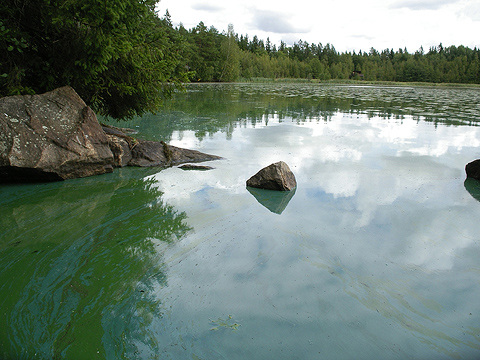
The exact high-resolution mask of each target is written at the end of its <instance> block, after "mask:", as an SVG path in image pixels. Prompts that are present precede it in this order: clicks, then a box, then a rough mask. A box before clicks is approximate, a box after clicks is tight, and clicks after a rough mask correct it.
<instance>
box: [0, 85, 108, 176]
mask: <svg viewBox="0 0 480 360" xmlns="http://www.w3.org/2000/svg"><path fill="white" fill-rule="evenodd" d="M113 165H114V162H113V154H112V151H111V150H110V147H109V143H108V139H107V136H106V135H105V133H104V132H103V131H102V128H101V126H100V124H99V123H98V121H97V117H96V116H95V113H94V112H93V111H92V109H90V107H88V106H87V105H86V104H85V102H84V101H83V100H82V99H81V98H80V97H79V96H78V95H77V93H76V92H75V91H74V90H73V89H72V88H71V87H68V86H66V87H62V88H58V89H56V90H53V91H51V92H48V93H45V94H41V95H25V96H8V97H4V98H1V99H0V182H25V181H28V182H37V181H55V180H65V179H72V178H77V177H84V176H90V175H96V174H103V173H106V172H111V171H113Z"/></svg>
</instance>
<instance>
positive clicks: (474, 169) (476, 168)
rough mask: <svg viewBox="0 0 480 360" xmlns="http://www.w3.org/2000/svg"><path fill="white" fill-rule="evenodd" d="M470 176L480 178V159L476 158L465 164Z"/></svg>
mask: <svg viewBox="0 0 480 360" xmlns="http://www.w3.org/2000/svg"><path fill="white" fill-rule="evenodd" d="M465 172H466V173H467V177H468V178H472V179H476V180H480V159H477V160H474V161H472V162H470V163H468V164H467V165H466V166H465Z"/></svg>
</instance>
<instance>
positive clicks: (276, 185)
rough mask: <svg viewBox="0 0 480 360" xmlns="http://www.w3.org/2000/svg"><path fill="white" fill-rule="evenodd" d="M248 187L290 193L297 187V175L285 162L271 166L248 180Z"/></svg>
mask: <svg viewBox="0 0 480 360" xmlns="http://www.w3.org/2000/svg"><path fill="white" fill-rule="evenodd" d="M247 186H250V187H254V188H259V189H267V190H279V191H290V190H293V189H294V188H295V187H296V186H297V181H296V180H295V175H293V173H292V171H291V170H290V168H289V167H288V165H287V164H286V163H284V162H283V161H279V162H276V163H274V164H271V165H269V166H267V167H265V168H263V169H261V170H260V171H259V172H258V173H256V174H255V175H253V176H252V177H251V178H250V179H248V180H247Z"/></svg>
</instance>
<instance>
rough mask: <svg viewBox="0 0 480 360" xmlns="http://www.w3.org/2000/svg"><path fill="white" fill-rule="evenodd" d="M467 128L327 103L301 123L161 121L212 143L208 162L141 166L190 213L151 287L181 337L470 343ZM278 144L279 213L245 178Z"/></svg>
mask: <svg viewBox="0 0 480 360" xmlns="http://www.w3.org/2000/svg"><path fill="white" fill-rule="evenodd" d="M478 131H479V129H478V128H476V127H466V126H465V127H451V126H434V125H433V124H430V123H426V122H418V121H415V120H414V119H413V118H411V117H408V116H406V117H405V118H404V119H402V120H386V119H383V118H380V117H370V118H369V117H368V116H367V115H354V116H352V115H348V114H347V115H345V114H341V113H337V114H335V115H334V116H332V120H331V121H328V122H323V121H315V120H313V121H309V122H303V123H301V124H295V123H294V121H293V119H289V118H285V119H283V120H282V121H279V119H277V118H276V117H275V116H273V117H271V118H269V119H268V125H266V126H265V124H264V125H259V124H257V125H256V126H255V128H254V127H253V126H243V127H237V128H235V130H234V131H233V132H232V133H231V137H230V138H229V140H228V141H225V140H224V135H223V134H221V133H216V134H213V135H211V136H210V137H208V138H203V139H202V141H199V140H198V138H197V137H196V136H195V134H194V133H193V132H188V131H183V132H182V136H181V137H176V136H175V134H174V136H173V139H175V138H177V139H178V140H173V141H172V142H171V143H172V144H173V145H175V146H182V147H194V148H197V149H199V150H201V151H205V152H209V153H214V154H217V155H220V156H222V157H224V158H225V159H224V160H220V161H217V162H212V163H211V165H212V166H214V167H215V168H216V169H214V170H211V171H209V172H199V173H195V174H192V173H191V172H190V173H188V174H185V173H184V172H182V171H181V170H180V169H176V168H172V169H168V170H165V171H163V172H161V173H158V174H157V175H154V178H155V179H156V181H157V182H158V187H159V189H160V190H161V191H162V192H164V193H165V194H164V196H163V199H164V200H165V201H167V202H168V203H169V204H172V205H173V206H174V207H175V208H176V209H178V210H179V211H184V212H186V213H187V214H188V218H187V222H188V224H189V225H190V226H191V227H192V228H193V229H195V231H194V232H193V233H191V234H189V236H187V237H186V238H185V239H184V241H183V242H182V243H181V244H177V245H176V246H175V247H172V248H171V249H170V250H169V251H170V253H169V254H168V255H167V261H166V262H167V263H169V264H170V271H169V274H168V277H169V284H170V286H169V288H168V289H167V288H164V289H159V292H158V294H157V296H159V297H161V298H163V299H164V300H165V299H166V300H165V301H166V302H167V303H171V304H172V312H171V322H172V324H177V325H178V321H180V319H182V320H181V324H182V325H181V327H182V329H181V330H179V331H180V332H181V333H182V334H183V335H184V334H185V333H188V334H189V336H191V340H190V341H189V342H188V344H187V343H185V344H184V345H185V346H191V347H193V348H195V349H196V350H197V353H195V354H196V355H198V356H199V354H202V351H207V349H211V348H212V347H215V346H218V347H220V348H221V349H222V351H226V353H229V356H230V357H231V358H242V357H244V356H253V354H261V353H263V352H265V351H267V349H268V354H270V355H272V356H278V357H279V358H289V354H290V356H297V355H298V354H302V355H301V356H302V357H303V358H317V357H316V356H319V357H320V358H342V357H343V358H348V357H352V356H355V357H356V358H365V359H366V358H371V357H372V356H375V355H378V354H381V357H384V358H385V357H388V358H399V359H400V358H405V357H411V356H413V354H416V356H417V355H418V356H420V358H428V357H432V356H435V357H438V358H456V357H458V355H459V354H461V355H465V354H466V355H472V354H475V355H478V354H480V341H479V337H478V334H479V333H480V332H478V330H480V329H479V328H478V325H477V323H478V322H477V321H476V320H478V318H479V314H480V306H479V305H478V301H477V300H475V299H476V297H477V296H478V295H480V294H479V293H478V290H477V289H478V286H477V285H478V281H477V280H476V275H477V274H478V272H479V270H480V269H479V267H478V265H477V263H476V261H475V255H474V254H478V240H479V239H478V235H477V234H478V231H477V230H478V225H477V224H478V218H479V215H480V207H479V204H478V202H477V201H476V200H475V199H474V198H473V197H472V196H471V195H470V194H469V193H468V192H467V191H466V190H465V186H464V179H465V174H464V170H463V168H464V166H465V164H466V163H467V162H468V161H471V160H472V157H474V156H475V153H476V152H477V150H476V148H477V147H478V145H479V139H480V134H479V133H478ZM279 160H283V161H285V162H286V163H287V164H288V165H289V166H290V168H291V169H292V171H293V172H294V174H295V176H296V179H297V184H298V186H297V189H296V193H295V196H294V197H293V198H292V199H291V200H290V202H289V203H288V206H286V208H285V209H284V210H283V212H282V213H281V215H280V216H279V215H278V214H275V213H272V212H268V211H264V210H265V209H262V208H261V205H260V204H259V203H258V202H257V201H256V200H255V198H253V197H252V196H251V195H250V194H249V193H248V191H247V189H246V188H245V181H246V179H248V178H249V177H250V176H251V175H252V174H254V173H256V172H257V171H258V170H259V169H260V168H262V167H264V166H266V165H268V164H270V163H273V162H276V161H279ZM460 294H461V295H460ZM470 314H472V315H470ZM230 315H231V316H232V319H233V320H232V321H235V322H238V323H239V324H241V326H240V327H239V329H238V331H236V332H235V333H230V332H228V329H225V332H224V333H223V335H219V334H218V333H216V334H215V335H212V334H211V333H209V330H208V326H210V325H211V322H209V319H217V318H219V317H223V318H228V316H230ZM187 320H188V321H187ZM172 326H173V325H172ZM257 328H258V329H261V330H256V329H257ZM159 329H160V328H159ZM159 329H157V331H160V330H159ZM465 329H469V330H468V331H467V332H465ZM171 330H172V329H170V328H167V329H165V328H163V330H162V331H167V332H168V331H171ZM259 331H261V333H259ZM260 338H261V340H260ZM193 339H197V340H198V341H194V340H193ZM200 339H201V342H202V344H204V347H202V346H200V345H199V342H200ZM293 342H295V344H294V343H293ZM220 344H222V345H220ZM240 344H241V345H240ZM359 348H360V349H362V350H363V352H362V354H364V355H360V356H359V355H358V353H357V351H358V349H359ZM225 349H228V350H225ZM247 349H248V350H247ZM293 349H295V351H297V352H295V351H294V350H293ZM222 353H223V352H222ZM232 354H233V355H232ZM295 354H296V355H295ZM319 354H320V355H319Z"/></svg>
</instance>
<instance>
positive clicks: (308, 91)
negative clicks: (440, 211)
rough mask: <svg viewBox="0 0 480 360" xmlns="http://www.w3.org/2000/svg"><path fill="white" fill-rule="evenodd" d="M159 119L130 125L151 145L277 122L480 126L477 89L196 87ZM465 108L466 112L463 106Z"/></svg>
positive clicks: (274, 85) (147, 118)
mask: <svg viewBox="0 0 480 360" xmlns="http://www.w3.org/2000/svg"><path fill="white" fill-rule="evenodd" d="M188 89H189V91H187V92H186V93H180V94H177V95H176V96H175V97H174V99H173V100H172V101H170V102H169V103H168V104H166V107H165V109H164V111H162V113H161V114H158V115H147V116H144V117H142V118H141V119H135V120H133V121H131V122H130V123H128V124H127V126H130V127H139V128H140V129H141V135H142V136H143V135H145V136H146V137H149V138H150V139H151V140H164V141H169V140H172V135H173V132H175V131H178V132H180V133H181V132H182V131H194V132H195V136H196V137H197V138H198V139H199V140H203V139H204V138H206V137H208V136H211V135H213V134H215V133H217V132H223V133H225V134H226V137H227V139H229V138H231V137H232V134H233V131H234V129H235V128H236V127H244V126H253V127H255V126H258V125H265V126H266V125H268V121H269V119H272V118H273V117H275V118H277V119H278V121H280V122H281V121H284V120H286V119H288V120H289V121H293V122H294V123H297V124H301V123H304V122H310V121H323V122H328V121H331V120H332V118H333V117H334V116H335V115H336V114H338V113H341V114H347V115H349V116H358V115H367V116H368V117H369V118H373V117H377V116H379V117H382V118H385V119H398V120H402V119H404V118H405V117H406V116H409V117H412V118H413V119H414V120H416V121H426V122H430V123H433V124H434V125H438V124H444V125H453V126H459V125H468V126H476V124H477V121H478V119H477V117H476V114H477V112H478V111H477V109H476V104H478V102H479V97H480V92H478V91H477V90H476V89H453V88H447V87H446V88H435V87H394V86H383V87H382V86H347V85H328V84H327V85H326V84H288V83H270V84H268V83H267V84H191V85H189V86H188ZM458 104H462V109H461V111H460V109H459V105H458Z"/></svg>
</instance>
